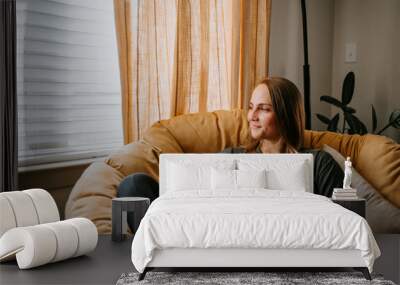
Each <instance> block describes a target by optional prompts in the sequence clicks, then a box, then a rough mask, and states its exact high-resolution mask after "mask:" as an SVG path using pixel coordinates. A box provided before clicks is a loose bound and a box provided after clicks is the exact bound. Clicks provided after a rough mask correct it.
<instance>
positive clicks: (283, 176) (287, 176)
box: [238, 157, 312, 191]
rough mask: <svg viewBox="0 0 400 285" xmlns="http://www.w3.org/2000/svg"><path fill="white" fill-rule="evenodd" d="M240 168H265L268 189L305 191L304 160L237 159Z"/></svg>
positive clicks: (305, 165) (305, 167)
mask: <svg viewBox="0 0 400 285" xmlns="http://www.w3.org/2000/svg"><path fill="white" fill-rule="evenodd" d="M238 168H239V169H240V170H252V171H254V170H259V169H265V170H266V182H267V187H266V188H268V189H271V190H289V191H307V188H308V187H307V185H309V181H308V176H309V175H308V174H309V171H312V170H309V169H308V168H309V167H308V165H307V163H306V161H305V160H298V159H282V158H281V157H279V158H277V159H275V158H273V157H271V158H270V159H268V160H267V159H239V160H238Z"/></svg>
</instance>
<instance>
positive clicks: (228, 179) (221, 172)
mask: <svg viewBox="0 0 400 285" xmlns="http://www.w3.org/2000/svg"><path fill="white" fill-rule="evenodd" d="M211 188H212V189H213V190H218V189H229V190H235V189H236V170H233V169H216V168H214V167H212V169H211Z"/></svg>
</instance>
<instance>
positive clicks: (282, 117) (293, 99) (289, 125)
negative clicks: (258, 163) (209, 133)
mask: <svg viewBox="0 0 400 285" xmlns="http://www.w3.org/2000/svg"><path fill="white" fill-rule="evenodd" d="M260 84H265V85H266V86H267V88H268V90H269V94H270V95H271V101H272V108H273V110H274V112H275V116H276V121H277V124H278V128H279V131H280V134H281V136H282V138H283V140H284V141H285V143H286V146H287V147H286V152H293V150H296V151H297V150H299V149H300V148H301V147H302V144H303V137H304V107H303V100H302V98H301V94H300V91H299V89H297V87H296V85H295V84H294V83H293V82H291V81H290V80H288V79H286V78H282V77H266V78H263V79H262V80H261V81H260V82H259V83H258V84H257V85H256V86H258V85H260ZM257 145H258V143H255V142H254V141H253V142H251V143H250V144H249V145H247V146H245V148H246V151H247V152H251V151H253V150H254V147H256V146H257Z"/></svg>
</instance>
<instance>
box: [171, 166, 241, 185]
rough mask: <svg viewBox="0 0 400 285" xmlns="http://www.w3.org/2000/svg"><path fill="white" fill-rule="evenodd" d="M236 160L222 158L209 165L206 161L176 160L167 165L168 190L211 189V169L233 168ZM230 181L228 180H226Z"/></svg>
mask: <svg viewBox="0 0 400 285" xmlns="http://www.w3.org/2000/svg"><path fill="white" fill-rule="evenodd" d="M234 168H235V161H232V160H226V161H225V160H220V161H218V162H215V163H213V165H207V164H206V163H198V162H188V161H187V160H186V161H178V160H177V161H175V162H169V163H168V165H167V172H168V178H167V191H185V190H193V189H197V190H210V189H211V188H212V185H211V175H212V171H211V169H218V170H233V169H234ZM225 181H228V180H225Z"/></svg>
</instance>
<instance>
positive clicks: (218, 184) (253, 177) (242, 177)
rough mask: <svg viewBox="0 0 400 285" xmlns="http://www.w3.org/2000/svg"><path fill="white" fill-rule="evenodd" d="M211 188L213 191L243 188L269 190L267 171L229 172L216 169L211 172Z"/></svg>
mask: <svg viewBox="0 0 400 285" xmlns="http://www.w3.org/2000/svg"><path fill="white" fill-rule="evenodd" d="M211 181H212V185H211V188H212V189H213V190H218V189H225V190H227V189H229V190H231V191H232V190H240V189H241V188H267V177H266V170H265V169H261V170H240V169H239V170H229V169H215V168H212V171H211Z"/></svg>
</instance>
